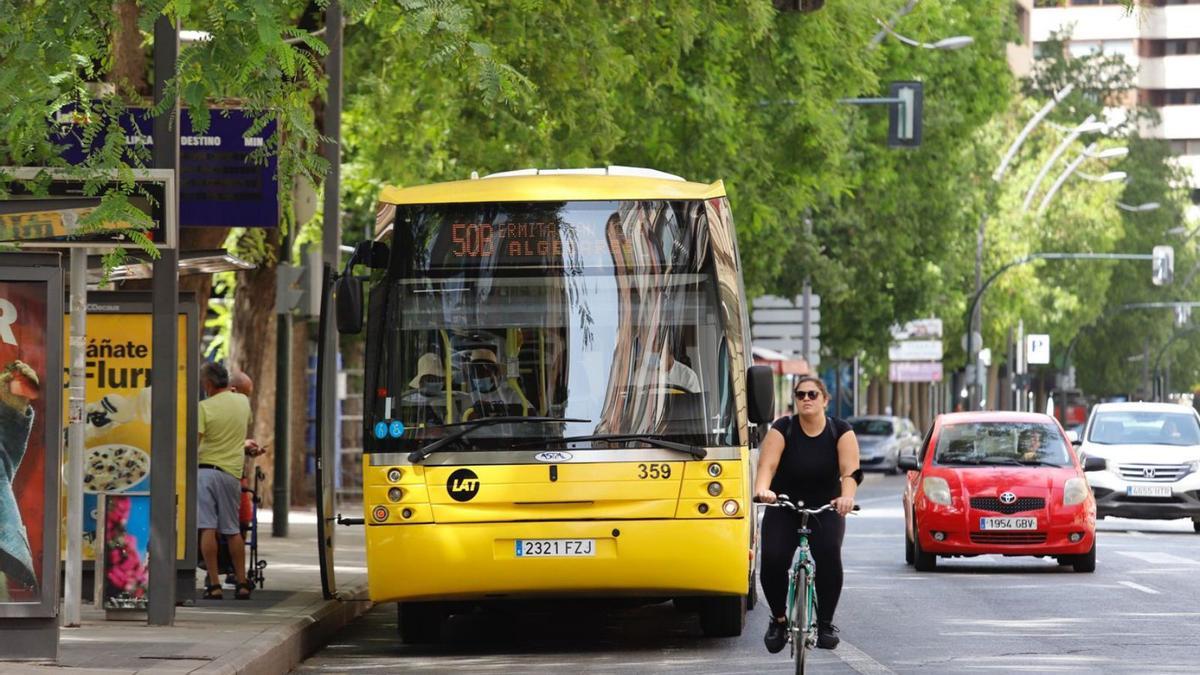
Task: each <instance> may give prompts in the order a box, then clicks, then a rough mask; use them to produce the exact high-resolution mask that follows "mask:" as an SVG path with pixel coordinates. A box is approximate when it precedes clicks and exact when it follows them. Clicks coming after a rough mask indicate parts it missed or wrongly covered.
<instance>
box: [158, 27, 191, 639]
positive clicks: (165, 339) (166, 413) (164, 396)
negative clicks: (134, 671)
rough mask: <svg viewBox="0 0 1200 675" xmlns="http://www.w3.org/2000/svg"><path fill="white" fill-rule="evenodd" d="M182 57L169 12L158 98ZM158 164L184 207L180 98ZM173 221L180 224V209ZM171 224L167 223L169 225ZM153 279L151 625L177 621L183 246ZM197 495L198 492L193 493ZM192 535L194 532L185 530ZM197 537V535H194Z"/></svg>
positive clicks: (173, 198)
mask: <svg viewBox="0 0 1200 675" xmlns="http://www.w3.org/2000/svg"><path fill="white" fill-rule="evenodd" d="M178 60H179V31H178V30H177V29H176V26H175V25H174V24H173V23H172V22H171V20H170V19H169V18H168V17H166V16H160V17H158V19H157V20H156V21H155V22H154V100H155V101H160V100H162V98H163V96H165V95H166V84H167V82H168V81H169V80H170V79H171V78H173V77H175V70H176V64H177V63H178ZM153 162H154V167H155V168H158V169H171V170H172V171H173V172H174V173H175V180H174V181H173V182H172V186H173V190H174V191H175V194H174V195H169V196H168V197H167V199H166V200H165V202H166V205H167V207H168V208H172V207H174V208H175V209H178V208H179V199H178V197H179V193H178V191H179V99H178V98H176V99H175V100H174V101H172V103H171V106H170V109H169V110H167V111H165V112H164V113H163V114H161V115H159V116H157V117H155V118H154V150H153ZM167 218H168V220H169V221H171V222H174V223H178V222H179V221H178V211H176V213H175V214H169V215H168V216H167ZM164 225H165V224H164ZM159 251H160V253H161V256H160V257H159V258H158V259H157V260H155V261H154V265H153V271H152V281H151V316H152V318H151V322H152V324H151V325H152V329H151V345H150V349H151V350H152V356H151V362H150V363H151V370H152V371H153V373H154V376H153V381H152V382H153V384H152V386H153V387H154V391H155V392H157V393H158V395H157V396H154V397H152V402H151V404H150V415H151V419H152V420H153V421H152V422H151V424H150V545H149V549H150V551H149V553H150V598H149V603H148V608H147V612H146V618H147V620H148V623H149V624H150V625H151V626H170V625H173V624H174V623H175V590H176V587H175V556H176V554H175V548H176V547H175V541H176V537H177V536H180V535H181V533H179V532H176V531H175V523H176V519H175V518H176V515H175V514H176V511H177V510H178V509H182V508H187V505H186V504H180V503H178V497H177V496H176V492H177V487H176V482H175V468H176V467H175V456H176V453H177V452H178V448H177V447H176V446H177V444H178V440H177V439H178V436H177V429H178V424H179V420H178V415H179V399H178V397H177V396H176V395H175V392H176V391H177V390H178V379H179V377H178V375H179V374H178V368H179V356H180V354H179V319H178V312H179V250H178V249H175V248H161V249H159ZM187 498H189V499H194V498H195V495H187ZM182 534H183V536H187V535H188V534H189V533H182ZM192 536H194V534H193V535H192Z"/></svg>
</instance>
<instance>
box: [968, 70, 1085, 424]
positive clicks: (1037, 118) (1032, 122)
mask: <svg viewBox="0 0 1200 675" xmlns="http://www.w3.org/2000/svg"><path fill="white" fill-rule="evenodd" d="M1074 90H1075V85H1074V83H1071V84H1068V85H1067V86H1065V87H1063V88H1062V89H1060V90H1058V91H1057V92H1056V93H1055V94H1054V96H1053V97H1052V98H1051V99H1050V100H1049V101H1046V103H1045V105H1043V106H1042V107H1041V108H1040V109H1039V110H1038V111H1037V112H1036V113H1034V115H1033V117H1031V118H1029V121H1028V122H1026V123H1025V126H1024V128H1022V129H1021V133H1019V134H1017V137H1016V138H1014V139H1013V142H1012V144H1011V145H1009V146H1008V150H1007V151H1006V152H1005V153H1004V157H1003V158H1002V159H1001V160H1000V165H999V166H997V167H996V170H995V171H994V172H992V182H991V183H989V184H988V191H987V198H986V200H985V202H984V208H983V212H982V213H981V214H980V215H979V228H978V231H977V232H976V234H975V294H976V295H979V294H980V292H981V290H982V287H983V242H984V235H985V234H986V232H987V218H988V209H989V208H990V207H991V206H992V203H993V202H994V201H995V197H996V190H997V189H998V188H999V186H1000V181H1001V180H1003V179H1004V174H1005V172H1006V171H1008V165H1009V164H1011V163H1012V160H1013V158H1014V157H1016V155H1017V151H1018V150H1020V149H1021V145H1023V144H1024V143H1025V139H1027V138H1029V134H1031V133H1033V130H1034V129H1036V128H1037V126H1038V125H1039V124H1041V122H1042V120H1044V119H1046V116H1047V115H1049V114H1050V112H1051V111H1052V110H1054V107H1055V106H1057V105H1058V104H1059V103H1060V102H1061V101H1062V100H1063V99H1065V98H1066V97H1067V96H1069V95H1070V94H1071V92H1072V91H1074ZM980 307H982V303H981V305H980ZM981 324H982V317H981V310H976V309H973V310H972V311H971V312H970V314H968V315H967V330H966V333H967V362H968V364H969V365H968V366H967V369H966V370H967V371H968V372H969V371H970V370H971V367H972V366H973V365H974V363H975V359H976V355H975V350H976V349H977V345H976V344H975V336H976V335H978V334H979V333H980V332H981ZM969 394H970V392H969V391H968V396H964V398H966V399H967V409H968V410H971V409H974V405H973V403H974V402H973V401H972V400H971V397H970V396H969Z"/></svg>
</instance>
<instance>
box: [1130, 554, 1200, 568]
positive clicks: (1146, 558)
mask: <svg viewBox="0 0 1200 675" xmlns="http://www.w3.org/2000/svg"><path fill="white" fill-rule="evenodd" d="M1117 553H1120V554H1121V555H1123V556H1128V557H1130V558H1137V559H1138V560H1141V561H1142V562H1148V563H1150V564H1151V565H1170V566H1176V565H1200V561H1196V560H1192V559H1191V558H1184V557H1183V556H1178V555H1173V554H1171V553H1163V552H1162V551H1145V552H1143V551H1117Z"/></svg>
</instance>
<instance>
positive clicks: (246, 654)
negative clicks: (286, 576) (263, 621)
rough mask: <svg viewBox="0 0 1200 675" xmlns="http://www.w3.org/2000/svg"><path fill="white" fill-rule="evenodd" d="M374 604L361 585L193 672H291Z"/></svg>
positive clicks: (232, 674) (311, 607)
mask: <svg viewBox="0 0 1200 675" xmlns="http://www.w3.org/2000/svg"><path fill="white" fill-rule="evenodd" d="M343 598H344V599H343ZM374 604H375V603H373V602H371V600H369V599H368V598H367V586H366V584H360V585H358V586H355V587H354V588H353V589H351V590H349V591H347V592H340V593H338V598H337V599H334V600H324V599H321V600H318V601H316V602H313V603H311V604H309V605H307V606H306V607H304V608H303V609H301V610H300V611H298V612H297V617H296V619H294V620H293V621H291V622H290V623H286V624H283V625H280V626H276V627H274V628H271V629H269V630H266V631H264V632H263V633H262V634H261V635H259V636H258V638H256V640H255V642H256V643H257V644H256V645H245V646H243V647H242V648H241V649H239V650H238V651H236V652H233V653H230V654H226V655H225V656H222V657H221V658H219V659H216V660H214V661H212V662H210V663H208V664H207V665H205V666H203V667H201V668H198V669H197V670H195V671H194V672H196V673H204V674H205V675H242V674H243V673H244V674H254V675H259V674H260V673H281V674H282V673H288V672H291V670H292V669H293V668H295V667H296V666H297V665H299V664H300V662H301V661H303V660H304V659H305V658H306V657H308V656H311V655H312V654H313V653H315V652H316V651H317V650H318V649H320V648H321V647H324V646H325V645H326V644H327V643H328V642H329V640H330V638H332V637H333V635H334V634H335V633H337V632H338V631H339V630H341V629H342V628H344V627H345V626H346V625H347V624H349V623H350V622H351V621H353V620H355V619H357V618H358V617H360V616H362V615H363V614H366V613H367V612H368V611H369V610H370V609H371V608H372V607H373V606H374Z"/></svg>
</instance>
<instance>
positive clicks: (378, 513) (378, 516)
mask: <svg viewBox="0 0 1200 675" xmlns="http://www.w3.org/2000/svg"><path fill="white" fill-rule="evenodd" d="M388 514H389V511H388V507H386V506H376V507H375V508H374V509H372V510H371V517H372V518H374V519H375V522H377V523H382V522H383V521H385V520H387V519H388Z"/></svg>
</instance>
